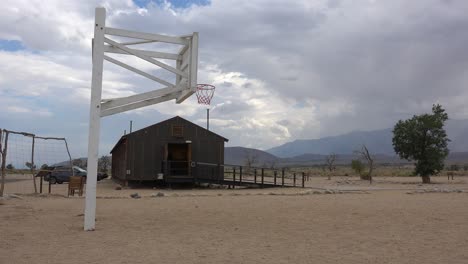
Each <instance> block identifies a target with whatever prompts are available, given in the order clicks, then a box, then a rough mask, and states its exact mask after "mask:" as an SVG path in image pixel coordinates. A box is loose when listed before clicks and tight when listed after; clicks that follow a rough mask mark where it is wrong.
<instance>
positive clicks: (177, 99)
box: [176, 89, 195, 104]
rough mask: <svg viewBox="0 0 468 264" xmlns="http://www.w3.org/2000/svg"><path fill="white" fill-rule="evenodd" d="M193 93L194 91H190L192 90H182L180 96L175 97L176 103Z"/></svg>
mask: <svg viewBox="0 0 468 264" xmlns="http://www.w3.org/2000/svg"><path fill="white" fill-rule="evenodd" d="M194 93H195V91H192V90H188V89H186V90H183V91H182V92H181V94H180V96H179V97H177V98H176V103H177V104H180V103H182V102H183V101H185V99H187V98H189V97H190V96H191V95H192V94H194Z"/></svg>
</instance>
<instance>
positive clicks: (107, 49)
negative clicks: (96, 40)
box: [104, 44, 181, 60]
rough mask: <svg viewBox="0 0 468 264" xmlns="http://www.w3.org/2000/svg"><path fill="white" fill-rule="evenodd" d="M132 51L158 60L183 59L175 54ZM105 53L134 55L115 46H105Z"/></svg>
mask: <svg viewBox="0 0 468 264" xmlns="http://www.w3.org/2000/svg"><path fill="white" fill-rule="evenodd" d="M122 45H124V44H122ZM131 50H132V51H135V52H137V53H139V54H142V55H145V56H148V57H151V58H158V59H166V60H178V59H180V58H181V56H180V55H178V54H173V53H165V52H157V51H149V50H137V49H131ZM104 52H108V53H117V54H124V55H132V54H129V53H127V52H125V51H123V50H120V49H118V48H116V47H114V46H110V45H105V46H104Z"/></svg>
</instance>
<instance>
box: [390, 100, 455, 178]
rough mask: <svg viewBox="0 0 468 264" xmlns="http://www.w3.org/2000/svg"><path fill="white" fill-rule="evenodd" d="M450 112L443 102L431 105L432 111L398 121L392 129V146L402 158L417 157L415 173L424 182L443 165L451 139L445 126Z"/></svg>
mask: <svg viewBox="0 0 468 264" xmlns="http://www.w3.org/2000/svg"><path fill="white" fill-rule="evenodd" d="M447 120H448V115H447V113H445V110H444V109H443V108H442V106H441V105H439V104H437V105H433V106H432V114H423V115H415V116H413V117H412V118H411V119H408V120H405V121H402V120H400V121H398V123H397V124H396V125H395V127H394V129H393V148H394V149H395V152H396V153H397V154H398V155H399V156H400V158H402V159H406V160H409V161H411V160H413V161H416V167H415V170H414V174H415V175H419V176H421V178H422V181H423V183H430V182H431V178H430V176H431V175H434V174H436V173H438V172H440V171H441V170H442V169H443V168H444V160H445V158H446V157H447V155H448V153H449V150H448V147H447V145H448V142H449V141H450V139H448V137H447V133H446V132H445V129H444V123H445V121H447Z"/></svg>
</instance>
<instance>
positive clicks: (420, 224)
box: [0, 175, 468, 264]
mask: <svg viewBox="0 0 468 264" xmlns="http://www.w3.org/2000/svg"><path fill="white" fill-rule="evenodd" d="M8 179H9V180H8V182H7V184H6V186H5V191H6V193H7V194H13V193H16V194H18V196H14V195H13V196H9V195H6V196H7V197H9V198H8V199H2V200H0V221H1V225H0V234H1V243H0V263H80V264H82V263H132V264H133V263H468V225H467V220H468V206H467V204H468V177H466V176H460V177H456V178H455V180H450V181H448V180H447V178H446V177H445V176H440V177H433V178H432V180H433V184H430V185H422V184H420V179H419V178H414V177H376V178H375V180H374V183H373V184H372V185H369V183H368V182H367V181H362V180H359V179H358V178H355V177H333V178H332V179H331V180H327V179H326V178H325V177H312V178H311V179H310V181H308V182H306V188H274V189H270V188H268V189H234V190H233V189H216V188H198V189H187V188H185V189H173V190H166V189H152V188H133V189H132V188H128V189H126V188H124V189H122V190H115V187H116V186H117V184H115V183H114V182H112V181H111V180H103V181H101V182H99V183H98V200H97V218H96V221H97V222H96V230H95V231H93V232H85V231H83V209H84V198H83V197H78V196H75V197H69V198H68V197H66V188H67V185H66V184H62V185H53V186H52V194H50V195H48V194H42V195H34V194H31V192H32V190H33V188H32V182H31V180H30V178H29V177H28V176H21V175H16V176H11V177H8ZM44 187H45V188H44V191H45V192H47V187H46V186H44ZM133 193H138V194H139V195H140V196H141V198H140V199H133V198H130V194H133ZM158 193H159V196H158V195H156V194H158ZM15 197H16V198H15Z"/></svg>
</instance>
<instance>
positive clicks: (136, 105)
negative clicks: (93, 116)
mask: <svg viewBox="0 0 468 264" xmlns="http://www.w3.org/2000/svg"><path fill="white" fill-rule="evenodd" d="M179 95H180V92H174V93H171V94H166V95H164V96H161V97H158V98H153V99H148V100H144V101H139V102H136V103H132V104H127V105H123V106H119V107H114V108H111V109H109V110H105V111H102V112H101V117H105V116H110V115H115V114H118V113H122V112H126V111H130V110H134V109H138V108H142V107H145V106H150V105H154V104H157V103H162V102H164V101H169V100H172V99H175V98H177V97H178V96H179Z"/></svg>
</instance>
